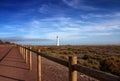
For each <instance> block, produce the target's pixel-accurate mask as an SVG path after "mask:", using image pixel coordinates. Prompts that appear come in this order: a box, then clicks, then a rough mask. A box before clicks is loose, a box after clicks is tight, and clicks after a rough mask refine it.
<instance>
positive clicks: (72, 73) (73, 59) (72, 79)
mask: <svg viewBox="0 0 120 81" xmlns="http://www.w3.org/2000/svg"><path fill="white" fill-rule="evenodd" d="M74 64H77V56H69V81H77V71H76V70H74V69H73V65H74Z"/></svg>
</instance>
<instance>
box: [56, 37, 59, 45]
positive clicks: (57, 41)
mask: <svg viewBox="0 0 120 81" xmlns="http://www.w3.org/2000/svg"><path fill="white" fill-rule="evenodd" d="M56 45H57V46H59V37H58V36H57V40H56Z"/></svg>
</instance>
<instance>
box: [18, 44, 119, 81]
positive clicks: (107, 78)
mask: <svg viewBox="0 0 120 81" xmlns="http://www.w3.org/2000/svg"><path fill="white" fill-rule="evenodd" d="M18 48H19V50H20V53H21V54H22V56H23V57H24V59H25V60H26V63H29V66H30V70H32V53H35V54H36V55H37V70H38V74H37V76H38V81H41V57H44V58H47V59H49V60H52V61H54V62H56V63H59V64H61V65H63V66H65V67H68V69H69V81H77V72H81V73H84V74H86V75H88V76H91V77H93V78H96V79H97V80H100V81H120V77H119V76H116V75H113V74H110V73H106V72H102V71H98V70H95V69H91V68H88V67H85V66H81V65H78V64H77V56H69V60H68V61H64V60H61V59H58V58H55V57H52V56H48V55H46V54H43V53H41V52H40V49H39V50H38V51H35V50H32V47H30V48H28V47H25V46H21V45H18ZM28 52H29V59H30V60H29V61H30V62H28Z"/></svg>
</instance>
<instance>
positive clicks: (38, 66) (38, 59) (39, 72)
mask: <svg viewBox="0 0 120 81" xmlns="http://www.w3.org/2000/svg"><path fill="white" fill-rule="evenodd" d="M38 52H39V53H40V49H39V50H38ZM37 73H38V74H37V76H38V81H41V56H40V55H39V54H37Z"/></svg>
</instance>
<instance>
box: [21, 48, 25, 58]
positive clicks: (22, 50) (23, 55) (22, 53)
mask: <svg viewBox="0 0 120 81" xmlns="http://www.w3.org/2000/svg"><path fill="white" fill-rule="evenodd" d="M21 48H22V56H23V58H24V55H23V47H21Z"/></svg>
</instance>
